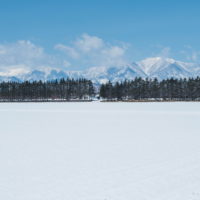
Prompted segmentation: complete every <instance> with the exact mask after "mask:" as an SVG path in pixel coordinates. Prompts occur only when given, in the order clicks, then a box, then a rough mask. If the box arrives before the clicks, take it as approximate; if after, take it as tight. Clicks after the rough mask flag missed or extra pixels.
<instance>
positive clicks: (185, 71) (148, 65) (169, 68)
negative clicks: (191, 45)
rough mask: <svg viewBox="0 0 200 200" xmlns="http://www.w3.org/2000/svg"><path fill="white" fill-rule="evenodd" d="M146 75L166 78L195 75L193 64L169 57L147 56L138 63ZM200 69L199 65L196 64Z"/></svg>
mask: <svg viewBox="0 0 200 200" xmlns="http://www.w3.org/2000/svg"><path fill="white" fill-rule="evenodd" d="M138 65H139V66H140V68H141V69H142V70H143V71H144V72H145V74H146V75H147V77H150V78H158V79H166V78H171V77H174V78H187V77H192V76H195V74H194V67H195V64H192V63H184V62H180V61H176V60H174V59H171V58H161V57H155V58H147V59H145V60H143V61H141V62H139V63H138ZM198 68H199V69H200V66H198Z"/></svg>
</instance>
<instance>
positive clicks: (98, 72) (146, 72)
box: [0, 57, 200, 83]
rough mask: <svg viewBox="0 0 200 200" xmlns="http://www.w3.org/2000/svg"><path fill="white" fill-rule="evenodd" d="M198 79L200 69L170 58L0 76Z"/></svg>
mask: <svg viewBox="0 0 200 200" xmlns="http://www.w3.org/2000/svg"><path fill="white" fill-rule="evenodd" d="M196 76H200V65H198V64H194V63H185V62H181V61H177V60H174V59H171V58H161V57H154V58H147V59H145V60H142V61H140V62H137V63H132V64H128V65H125V66H120V67H119V66H118V67H115V66H112V67H104V66H102V67H92V68H89V69H87V70H83V71H63V70H57V69H56V70H55V69H53V70H33V71H30V72H26V73H23V74H18V75H16V76H3V75H1V76H0V81H24V80H29V81H33V80H43V81H46V80H55V79H61V78H75V79H76V78H87V79H90V80H92V81H93V82H95V83H104V82H107V81H109V80H110V81H113V82H116V81H122V80H125V79H127V80H131V79H134V78H135V77H142V78H147V77H148V78H158V79H160V80H162V79H166V78H171V77H174V78H188V77H196Z"/></svg>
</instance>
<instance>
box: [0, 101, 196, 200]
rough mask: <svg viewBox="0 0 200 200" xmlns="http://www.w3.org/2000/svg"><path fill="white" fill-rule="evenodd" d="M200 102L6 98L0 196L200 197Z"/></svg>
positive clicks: (54, 199)
mask: <svg viewBox="0 0 200 200" xmlns="http://www.w3.org/2000/svg"><path fill="white" fill-rule="evenodd" d="M199 199H200V103H46V104H45V103H35V104H34V103H33V104H32V103H19V104H14V103H13V104H11V103H8V104H0V200H199Z"/></svg>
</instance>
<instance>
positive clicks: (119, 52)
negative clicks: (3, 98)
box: [0, 34, 200, 82]
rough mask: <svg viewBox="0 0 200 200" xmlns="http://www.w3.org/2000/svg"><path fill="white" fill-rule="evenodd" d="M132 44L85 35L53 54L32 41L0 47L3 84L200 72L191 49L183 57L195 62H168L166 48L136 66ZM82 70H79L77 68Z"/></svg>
mask: <svg viewBox="0 0 200 200" xmlns="http://www.w3.org/2000/svg"><path fill="white" fill-rule="evenodd" d="M129 47H130V44H127V43H124V42H116V43H115V44H113V43H110V42H107V41H105V40H103V39H102V38H99V37H97V36H91V35H89V34H82V35H81V36H80V37H78V38H76V39H75V40H74V41H71V42H70V43H69V44H63V43H60V44H56V45H55V46H54V47H53V52H51V53H47V52H46V51H45V49H44V48H43V47H41V46H39V45H36V44H34V43H33V42H31V41H26V40H20V41H17V42H15V43H4V44H0V77H1V80H10V78H11V77H14V78H15V79H14V80H17V79H20V80H26V79H27V80H35V79H39V78H40V79H42V80H48V79H55V78H61V77H64V78H66V77H70V76H71V77H75V78H76V77H86V78H90V79H93V80H95V81H100V82H102V81H106V80H108V79H109V80H110V79H111V80H121V79H125V78H126V79H131V78H134V77H136V76H141V77H158V78H168V77H170V76H172V77H191V76H195V75H197V74H198V73H199V72H200V69H199V64H197V63H198V59H199V56H200V52H198V51H194V50H193V49H192V47H190V46H186V48H185V49H184V50H183V51H181V52H180V53H181V54H183V55H185V58H186V59H188V60H190V61H192V62H187V63H186V62H180V61H176V60H174V59H169V58H168V57H169V56H170V54H171V49H170V47H163V48H162V50H161V51H160V52H159V53H158V55H157V56H156V57H154V58H147V59H144V60H142V61H139V62H135V63H133V62H132V61H133V60H134V55H132V56H130V55H131V54H130V48H129ZM79 66H80V67H82V68H81V69H80V70H77V68H78V67H79Z"/></svg>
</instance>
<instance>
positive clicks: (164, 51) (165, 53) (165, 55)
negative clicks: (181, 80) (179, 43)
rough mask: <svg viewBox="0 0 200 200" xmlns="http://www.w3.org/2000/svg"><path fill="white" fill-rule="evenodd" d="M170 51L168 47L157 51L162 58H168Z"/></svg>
mask: <svg viewBox="0 0 200 200" xmlns="http://www.w3.org/2000/svg"><path fill="white" fill-rule="evenodd" d="M170 51H171V48H170V47H164V48H163V49H162V50H161V52H160V53H159V56H160V57H163V58H169V57H170Z"/></svg>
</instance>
